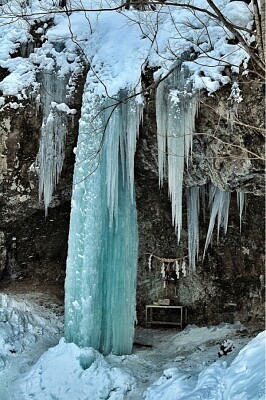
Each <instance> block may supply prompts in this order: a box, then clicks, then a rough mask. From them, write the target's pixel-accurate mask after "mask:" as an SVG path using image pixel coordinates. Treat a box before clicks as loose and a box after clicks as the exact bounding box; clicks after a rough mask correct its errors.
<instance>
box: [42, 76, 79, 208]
mask: <svg viewBox="0 0 266 400" xmlns="http://www.w3.org/2000/svg"><path fill="white" fill-rule="evenodd" d="M41 78H42V86H41V96H40V98H41V102H42V108H43V113H42V114H43V121H42V128H41V136H40V145H39V152H38V155H37V159H36V171H37V173H38V176H39V200H40V201H41V200H42V199H43V202H44V208H45V215H47V212H48V206H49V204H50V203H51V201H52V195H53V192H54V189H55V187H56V185H57V183H58V180H59V176H60V174H61V171H62V168H63V162H64V158H65V140H66V135H67V129H68V128H67V127H68V116H73V115H74V114H75V112H76V110H74V109H70V108H69V107H68V106H67V105H66V104H65V103H64V102H65V99H66V97H67V96H66V95H67V89H66V87H67V79H63V78H58V75H57V74H55V73H52V72H51V71H46V70H43V71H42V72H41Z"/></svg>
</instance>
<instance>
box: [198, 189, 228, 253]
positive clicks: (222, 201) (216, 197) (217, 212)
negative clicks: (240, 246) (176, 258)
mask: <svg viewBox="0 0 266 400" xmlns="http://www.w3.org/2000/svg"><path fill="white" fill-rule="evenodd" d="M230 198H231V193H230V192H225V191H222V190H220V189H219V188H217V187H215V186H214V185H212V184H211V185H210V189H209V205H210V208H211V215H210V222H209V228H208V232H207V236H206V242H205V247H204V253H203V258H204V257H205V254H206V251H207V248H208V246H209V244H210V241H211V237H212V233H213V229H214V225H215V221H216V217H217V242H218V241H219V233H220V227H221V226H222V227H223V228H224V232H225V233H226V232H227V225H228V213H229V205H230Z"/></svg>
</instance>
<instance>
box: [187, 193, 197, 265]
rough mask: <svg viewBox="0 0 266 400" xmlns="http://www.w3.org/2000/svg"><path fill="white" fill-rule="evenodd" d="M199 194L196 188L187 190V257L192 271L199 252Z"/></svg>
mask: <svg viewBox="0 0 266 400" xmlns="http://www.w3.org/2000/svg"><path fill="white" fill-rule="evenodd" d="M199 193H200V191H199V187H197V186H194V187H191V188H188V189H187V228H188V257H189V265H190V266H191V268H192V270H193V271H195V269H196V259H197V258H198V252H199V204H200V202H199Z"/></svg>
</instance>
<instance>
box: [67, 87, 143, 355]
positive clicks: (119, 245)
mask: <svg viewBox="0 0 266 400" xmlns="http://www.w3.org/2000/svg"><path fill="white" fill-rule="evenodd" d="M126 96H127V93H126V91H123V92H122V91H121V92H120V93H119V95H118V96H117V99H105V98H100V97H99V96H95V95H94V94H93V93H91V92H90V91H89V89H88V88H87V89H85V92H84V96H83V107H82V113H81V119H80V130H79V138H78V145H77V153H76V164H75V171H74V187H73V194H72V210H71V221H70V231H69V251H68V260H67V274H66V282H65V293H66V294H65V337H66V340H67V341H69V342H72V341H73V342H75V343H76V344H78V345H79V346H92V347H94V348H95V349H97V350H99V351H101V352H102V353H103V354H109V353H111V352H112V353H115V354H129V353H131V350H132V343H133V334H134V319H135V290H136V288H135V286H136V267H137V255H138V232H137V230H138V229H137V215H136V205H135V195H134V185H133V184H134V175H133V171H134V153H135V147H136V138H137V134H138V127H139V122H140V118H141V107H140V106H138V104H137V103H136V102H135V99H131V100H129V101H125V98H126Z"/></svg>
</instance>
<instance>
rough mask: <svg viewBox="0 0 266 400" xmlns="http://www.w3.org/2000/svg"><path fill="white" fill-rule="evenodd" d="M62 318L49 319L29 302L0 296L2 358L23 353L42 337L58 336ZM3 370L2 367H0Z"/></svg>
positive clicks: (0, 350)
mask: <svg viewBox="0 0 266 400" xmlns="http://www.w3.org/2000/svg"><path fill="white" fill-rule="evenodd" d="M60 328H61V330H62V318H61V321H60V318H58V319H57V320H56V321H55V317H54V318H52V317H51V320H48V319H47V312H46V313H44V311H42V310H41V308H39V307H37V306H36V305H34V306H33V305H32V304H30V303H28V302H27V301H17V300H15V299H14V298H12V297H10V296H8V295H6V294H0V356H2V357H3V359H4V356H7V355H10V353H11V354H17V353H21V352H22V351H23V350H25V348H28V347H30V346H32V344H33V343H35V342H36V341H37V340H38V338H39V337H40V336H43V337H44V336H47V337H50V336H51V335H55V336H56V335H58V334H59V332H60ZM0 369H1V366H0Z"/></svg>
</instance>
